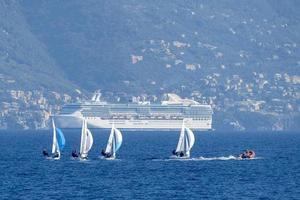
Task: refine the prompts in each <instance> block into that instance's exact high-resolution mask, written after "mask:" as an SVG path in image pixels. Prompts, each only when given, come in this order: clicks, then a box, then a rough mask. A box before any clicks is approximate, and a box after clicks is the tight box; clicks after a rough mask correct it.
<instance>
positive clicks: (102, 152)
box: [101, 149, 113, 158]
mask: <svg viewBox="0 0 300 200" xmlns="http://www.w3.org/2000/svg"><path fill="white" fill-rule="evenodd" d="M101 155H102V156H103V157H104V158H112V156H113V155H112V154H111V153H105V150H104V149H102V151H101Z"/></svg>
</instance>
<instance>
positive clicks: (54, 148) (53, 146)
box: [52, 119, 60, 157]
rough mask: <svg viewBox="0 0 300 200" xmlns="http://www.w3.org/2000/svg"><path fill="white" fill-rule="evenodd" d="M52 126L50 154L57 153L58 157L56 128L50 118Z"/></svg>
mask: <svg viewBox="0 0 300 200" xmlns="http://www.w3.org/2000/svg"><path fill="white" fill-rule="evenodd" d="M52 127H53V143H52V154H58V155H59V157H60V151H59V146H58V142H57V138H56V128H55V124H54V121H53V119H52Z"/></svg>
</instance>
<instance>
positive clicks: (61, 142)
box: [52, 119, 66, 160]
mask: <svg viewBox="0 0 300 200" xmlns="http://www.w3.org/2000/svg"><path fill="white" fill-rule="evenodd" d="M52 126H53V144H52V157H53V158H54V159H55V160H59V159H60V155H61V151H62V150H63V149H64V147H65V144H66V140H65V137H64V134H63V133H62V131H61V130H60V129H59V128H56V127H55V123H54V120H53V119H52Z"/></svg>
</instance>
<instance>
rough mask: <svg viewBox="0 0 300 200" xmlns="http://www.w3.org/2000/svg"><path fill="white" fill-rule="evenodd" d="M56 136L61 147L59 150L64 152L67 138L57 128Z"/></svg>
mask: <svg viewBox="0 0 300 200" xmlns="http://www.w3.org/2000/svg"><path fill="white" fill-rule="evenodd" d="M56 135H57V143H58V146H59V150H60V151H62V150H63V149H64V147H65V144H66V140H65V136H64V134H63V133H62V131H61V130H60V129H59V128H56Z"/></svg>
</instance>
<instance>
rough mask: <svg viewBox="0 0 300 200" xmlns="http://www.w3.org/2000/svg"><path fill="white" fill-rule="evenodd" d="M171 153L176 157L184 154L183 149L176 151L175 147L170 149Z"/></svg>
mask: <svg viewBox="0 0 300 200" xmlns="http://www.w3.org/2000/svg"><path fill="white" fill-rule="evenodd" d="M172 154H173V155H175V156H177V157H183V156H184V152H183V151H179V152H176V150H175V149H174V150H173V151H172Z"/></svg>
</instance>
